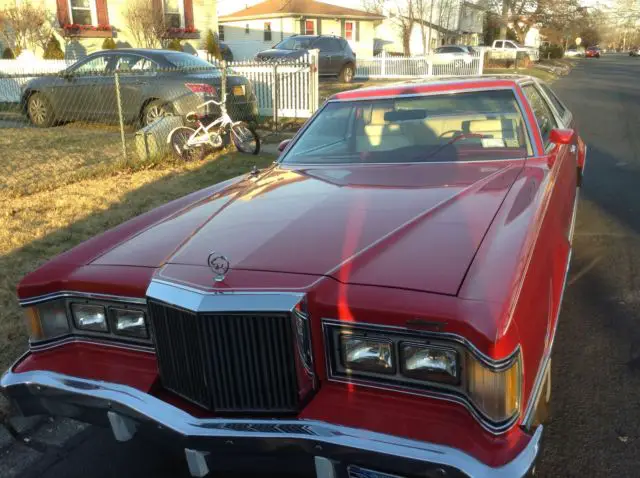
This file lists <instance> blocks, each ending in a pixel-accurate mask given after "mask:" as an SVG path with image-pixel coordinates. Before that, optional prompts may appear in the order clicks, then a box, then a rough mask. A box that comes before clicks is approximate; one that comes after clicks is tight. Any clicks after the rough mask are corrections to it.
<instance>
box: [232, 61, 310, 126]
mask: <svg viewBox="0 0 640 478" xmlns="http://www.w3.org/2000/svg"><path fill="white" fill-rule="evenodd" d="M227 66H228V67H229V68H231V70H232V71H234V72H236V73H238V74H240V75H242V76H245V77H247V78H248V79H249V80H250V81H251V83H252V84H253V89H254V91H255V94H256V96H257V98H258V109H259V113H260V115H261V116H272V117H273V118H274V120H276V121H277V120H278V118H283V117H286V118H308V117H310V116H311V115H312V114H313V113H314V112H315V111H316V110H317V109H318V101H319V93H318V85H319V84H318V51H317V50H312V51H311V52H310V53H309V54H308V55H305V56H304V57H302V58H300V59H297V60H292V61H287V62H286V63H284V62H279V63H265V62H255V61H241V62H233V63H228V64H227ZM274 105H275V107H274Z"/></svg>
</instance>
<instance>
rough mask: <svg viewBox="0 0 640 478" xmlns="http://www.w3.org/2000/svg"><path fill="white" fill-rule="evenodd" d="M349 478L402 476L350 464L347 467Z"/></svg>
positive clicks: (391, 477) (395, 477)
mask: <svg viewBox="0 0 640 478" xmlns="http://www.w3.org/2000/svg"><path fill="white" fill-rule="evenodd" d="M347 473H348V474H349V478H402V477H401V476H398V475H390V474H388V473H382V472H379V471H374V470H368V469H367V468H360V467H359V466H353V465H351V466H349V467H348V468H347Z"/></svg>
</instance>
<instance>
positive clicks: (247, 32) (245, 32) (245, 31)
mask: <svg viewBox="0 0 640 478" xmlns="http://www.w3.org/2000/svg"><path fill="white" fill-rule="evenodd" d="M249 31H250V29H249V24H248V23H247V24H246V25H245V26H244V34H245V35H248V34H249Z"/></svg>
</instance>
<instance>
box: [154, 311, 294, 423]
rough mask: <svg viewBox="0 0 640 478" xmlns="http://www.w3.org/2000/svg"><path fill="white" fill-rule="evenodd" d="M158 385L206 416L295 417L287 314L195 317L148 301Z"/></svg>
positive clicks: (292, 352)
mask: <svg viewBox="0 0 640 478" xmlns="http://www.w3.org/2000/svg"><path fill="white" fill-rule="evenodd" d="M149 315H150V317H151V325H152V330H153V334H154V340H155V344H156V353H157V357H158V366H159V370H160V379H161V381H162V384H163V386H164V387H165V388H167V389H168V390H171V391H173V392H174V393H176V394H178V395H180V396H181V397H183V398H185V399H187V400H189V401H191V402H194V403H197V404H199V405H201V406H203V407H205V408H207V409H209V410H214V411H216V412H221V413H224V412H228V413H238V412H241V413H252V412H257V413H259V412H276V413H277V412H280V413H287V412H296V411H298V408H299V396H298V383H297V376H296V367H295V356H294V350H295V349H294V342H293V341H294V336H293V330H292V323H291V314H289V313H265V314H259V313H250V314H238V313H233V314H226V313H215V314H211V313H199V314H196V313H194V312H190V311H185V310H182V309H178V308H175V307H171V306H169V305H167V304H164V303H161V302H157V301H153V300H150V301H149Z"/></svg>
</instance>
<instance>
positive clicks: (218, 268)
mask: <svg viewBox="0 0 640 478" xmlns="http://www.w3.org/2000/svg"><path fill="white" fill-rule="evenodd" d="M207 264H209V267H210V268H211V270H212V271H213V273H214V274H215V275H214V276H213V280H214V281H216V282H222V281H223V280H224V278H225V277H226V275H227V272H229V259H227V258H226V257H225V256H223V255H222V254H218V253H217V252H215V251H214V252H212V253H211V254H209V258H208V259H207Z"/></svg>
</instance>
